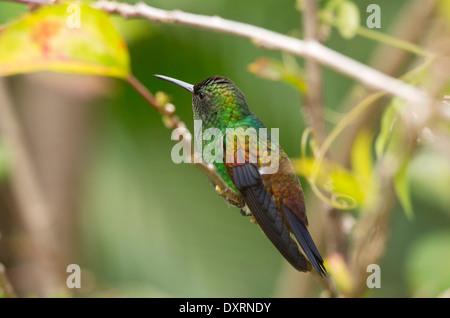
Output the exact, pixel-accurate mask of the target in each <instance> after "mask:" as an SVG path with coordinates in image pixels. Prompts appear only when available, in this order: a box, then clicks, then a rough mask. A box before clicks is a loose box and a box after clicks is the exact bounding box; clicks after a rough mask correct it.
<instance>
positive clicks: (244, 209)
mask: <svg viewBox="0 0 450 318" xmlns="http://www.w3.org/2000/svg"><path fill="white" fill-rule="evenodd" d="M240 212H241V214H242V216H251V215H252V211H250V209H249V208H248V206H246V205H244V206H243V207H241V211H240Z"/></svg>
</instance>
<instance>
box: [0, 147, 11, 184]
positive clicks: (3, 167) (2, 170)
mask: <svg viewBox="0 0 450 318" xmlns="http://www.w3.org/2000/svg"><path fill="white" fill-rule="evenodd" d="M9 162H10V161H9V157H8V153H7V151H6V147H5V144H4V143H3V142H2V141H1V140H0V182H1V181H2V180H4V179H5V178H6V177H7V175H8V173H9V167H10V164H9Z"/></svg>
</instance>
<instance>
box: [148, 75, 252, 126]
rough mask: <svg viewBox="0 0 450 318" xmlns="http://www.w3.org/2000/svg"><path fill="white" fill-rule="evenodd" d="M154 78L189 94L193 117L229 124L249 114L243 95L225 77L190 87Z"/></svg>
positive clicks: (173, 81)
mask: <svg viewBox="0 0 450 318" xmlns="http://www.w3.org/2000/svg"><path fill="white" fill-rule="evenodd" d="M155 76H156V77H158V78H160V79H163V80H166V81H168V82H171V83H174V84H176V85H178V86H180V87H182V88H184V89H185V90H187V91H188V92H190V93H191V94H192V107H193V110H194V116H196V117H198V118H199V119H202V120H208V119H219V120H221V121H224V122H229V121H233V120H240V119H241V118H242V116H246V115H247V114H249V113H250V110H249V109H248V106H247V102H246V101H245V97H244V94H242V92H241V90H240V89H239V88H238V87H237V86H236V85H235V84H234V83H233V82H232V81H231V80H230V79H228V78H226V77H223V76H212V77H208V78H207V79H205V80H203V81H201V82H200V83H198V84H197V85H192V84H188V83H185V82H183V81H180V80H177V79H174V78H170V77H167V76H162V75H155Z"/></svg>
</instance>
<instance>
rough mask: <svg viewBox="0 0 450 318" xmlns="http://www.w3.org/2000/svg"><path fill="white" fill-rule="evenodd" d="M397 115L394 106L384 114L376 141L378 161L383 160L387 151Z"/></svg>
mask: <svg viewBox="0 0 450 318" xmlns="http://www.w3.org/2000/svg"><path fill="white" fill-rule="evenodd" d="M396 114H397V112H396V111H395V107H394V106H393V105H392V104H391V105H389V106H388V107H387V108H386V109H385V111H384V113H383V116H382V118H381V124H380V126H381V128H380V133H379V134H378V136H377V138H376V139H375V154H376V155H377V158H378V159H379V158H381V157H382V156H383V154H384V153H385V151H386V148H387V145H388V143H389V138H390V136H391V133H392V128H393V123H394V119H395V116H396Z"/></svg>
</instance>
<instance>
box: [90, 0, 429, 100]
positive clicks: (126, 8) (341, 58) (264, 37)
mask: <svg viewBox="0 0 450 318" xmlns="http://www.w3.org/2000/svg"><path fill="white" fill-rule="evenodd" d="M92 6H93V7H95V8H97V9H100V10H103V11H105V12H108V13H118V14H120V15H122V16H123V17H125V18H145V19H148V20H150V21H153V22H162V23H168V24H183V25H189V26H193V27H198V28H203V29H208V30H213V31H219V32H223V33H228V34H232V35H235V36H239V37H244V38H248V39H251V40H252V41H254V42H255V43H256V44H257V45H259V46H261V47H264V48H267V49H272V50H281V51H285V52H288V53H291V54H294V55H297V56H302V57H305V58H310V59H311V60H314V61H316V62H319V63H321V64H323V65H326V66H328V67H330V68H332V69H334V70H336V71H338V72H340V73H343V74H346V75H347V76H349V77H352V78H354V79H356V80H357V81H359V82H361V83H363V84H365V85H367V86H369V87H372V88H374V89H377V90H382V91H386V92H388V93H390V94H392V95H395V96H398V97H401V98H403V99H405V100H407V101H408V102H410V103H417V104H421V105H422V104H429V97H428V96H427V94H426V93H425V92H424V91H422V90H420V89H418V88H416V87H414V86H411V85H409V84H406V83H404V82H402V81H400V80H397V79H395V78H393V77H390V76H387V75H385V74H383V73H381V72H379V71H377V70H375V69H373V68H371V67H369V66H367V65H364V64H363V63H360V62H358V61H356V60H354V59H351V58H349V57H347V56H345V55H342V54H340V53H338V52H336V51H333V50H331V49H329V48H327V47H325V46H324V45H322V44H320V43H319V42H317V41H315V40H299V39H296V38H293V37H290V36H286V35H284V34H280V33H276V32H273V31H270V30H267V29H264V28H260V27H257V26H254V25H251V24H246V23H242V22H236V21H232V20H227V19H223V18H221V17H218V16H205V15H199V14H193V13H188V12H183V11H179V10H173V11H168V10H162V9H158V8H154V7H151V6H149V5H147V4H145V3H142V2H139V3H137V4H135V5H130V4H126V3H119V2H110V1H104V0H100V1H97V2H94V3H93V4H92Z"/></svg>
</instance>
